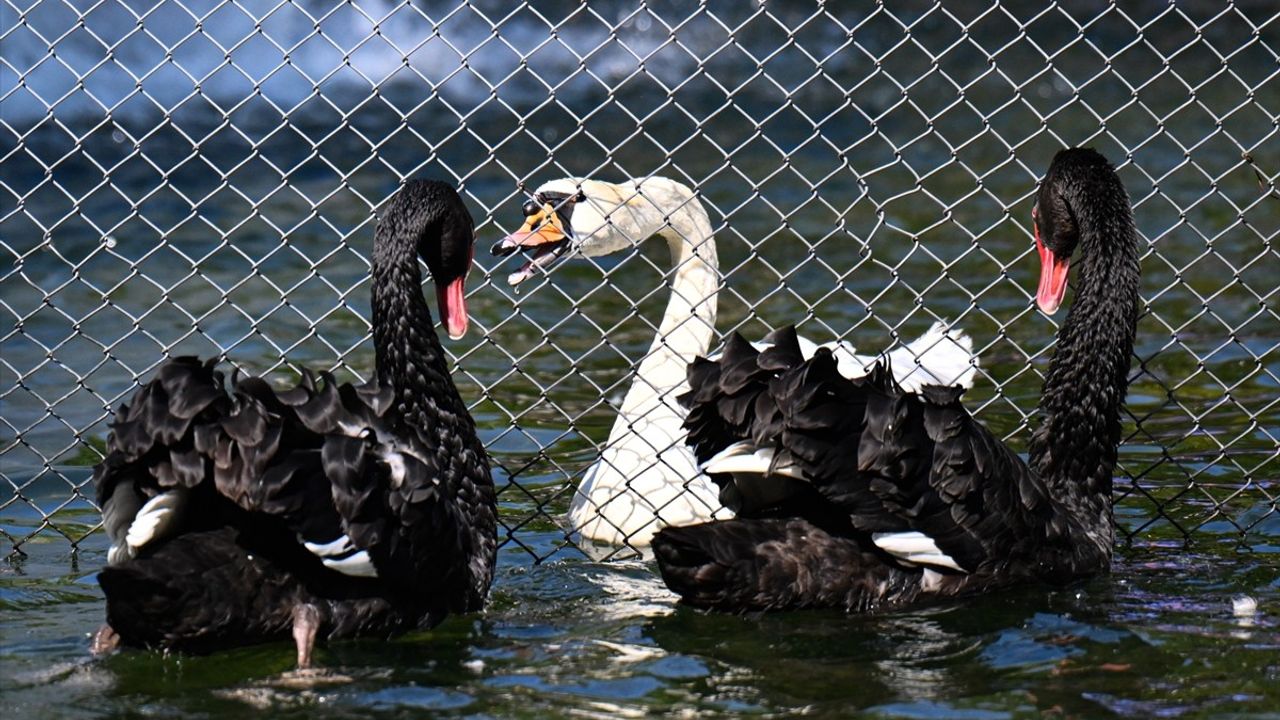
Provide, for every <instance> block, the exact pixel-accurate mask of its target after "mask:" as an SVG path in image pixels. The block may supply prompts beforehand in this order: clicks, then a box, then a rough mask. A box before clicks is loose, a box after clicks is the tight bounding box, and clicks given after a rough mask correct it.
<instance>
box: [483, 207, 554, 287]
mask: <svg viewBox="0 0 1280 720" xmlns="http://www.w3.org/2000/svg"><path fill="white" fill-rule="evenodd" d="M571 239H572V232H571V231H568V230H567V229H566V228H565V227H564V225H563V223H562V222H561V220H560V215H559V214H558V213H556V211H555V210H554V208H552V207H551V206H550V205H543V206H542V209H541V210H539V211H538V212H536V213H534V214H532V215H530V216H528V217H527V218H525V221H524V225H522V226H521V227H520V229H519V230H517V231H516V232H513V233H511V234H510V235H508V236H506V237H504V238H502V239H501V240H499V241H498V242H497V243H495V244H494V246H493V248H492V250H491V252H493V254H494V255H497V256H499V257H501V256H504V255H510V254H512V253H515V252H529V253H532V257H531V258H530V259H529V261H528V262H526V263H525V264H524V265H523V266H521V267H520V269H519V270H517V271H515V272H513V273H511V274H510V275H508V276H507V284H508V285H519V284H520V283H522V282H524V281H525V280H528V279H529V278H531V277H533V276H534V274H536V273H537V272H538V271H539V270H543V271H546V270H547V268H549V267H551V266H552V265H553V264H555V262H556V260H559V259H560V258H561V257H562V256H563V255H564V254H565V252H566V251H568V249H569V246H570V242H569V241H570V240H571Z"/></svg>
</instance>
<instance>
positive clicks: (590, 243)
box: [493, 177, 978, 547]
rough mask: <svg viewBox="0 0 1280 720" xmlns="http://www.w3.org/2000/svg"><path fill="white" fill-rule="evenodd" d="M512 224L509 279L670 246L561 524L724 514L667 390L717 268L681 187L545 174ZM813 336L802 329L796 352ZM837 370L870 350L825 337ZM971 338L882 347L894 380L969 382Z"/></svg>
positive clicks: (866, 360) (620, 525) (698, 330)
mask: <svg viewBox="0 0 1280 720" xmlns="http://www.w3.org/2000/svg"><path fill="white" fill-rule="evenodd" d="M524 215H525V222H524V226H523V227H522V228H521V230H520V231H518V232H515V233H512V234H511V235H509V236H507V237H506V238H504V239H503V240H502V241H500V242H499V243H498V244H496V245H494V247H493V251H494V253H495V254H499V255H506V254H510V253H513V252H516V251H519V250H523V251H528V252H530V253H531V254H532V257H531V259H530V260H529V261H528V262H526V263H525V264H524V265H523V266H522V267H521V268H520V269H519V270H517V271H516V272H514V273H512V274H511V275H510V276H508V278H507V282H508V283H510V284H511V285H517V284H519V283H521V282H524V281H525V280H528V279H529V278H530V277H533V276H534V275H536V274H537V273H538V272H540V271H546V270H547V269H549V268H550V267H551V266H552V265H553V264H554V263H555V262H556V261H557V260H559V259H560V258H562V257H567V256H572V255H574V254H577V255H582V256H584V257H598V256H601V255H608V254H611V253H615V252H620V251H623V250H630V249H632V248H634V247H635V246H636V245H637V244H639V243H641V242H643V241H644V240H646V239H648V238H650V237H652V236H655V235H657V236H660V237H662V238H663V239H665V240H666V241H667V245H668V247H669V248H670V250H671V267H672V270H671V273H670V275H669V284H670V287H671V298H670V300H668V302H667V307H666V311H665V312H664V313H663V316H662V322H661V323H660V324H659V326H658V333H657V336H656V337H655V338H654V340H653V344H652V345H651V346H650V347H649V351H648V352H647V353H646V354H645V357H644V359H643V360H641V361H640V364H639V365H638V366H637V367H636V373H635V380H634V381H633V382H632V385H631V389H630V390H629V391H628V392H627V394H626V397H625V398H624V399H623V401H622V407H621V408H620V409H619V411H618V417H617V420H615V421H614V424H613V429H612V430H611V431H610V433H609V440H608V442H607V443H606V444H605V447H604V449H603V450H602V451H601V453H600V459H599V460H597V461H596V463H595V464H593V465H592V466H591V467H590V468H589V469H588V470H587V472H586V475H585V476H584V477H583V480H582V482H581V483H580V484H579V485H578V488H577V490H576V492H574V495H573V501H572V503H571V504H570V507H569V518H568V519H569V523H570V526H571V527H572V528H574V529H575V530H576V531H577V532H578V533H580V534H581V535H582V536H583V537H584V538H587V539H591V540H595V541H599V542H605V543H609V544H612V545H622V544H628V545H631V546H633V547H639V546H643V545H648V543H649V540H650V539H651V538H652V537H653V534H654V533H655V532H657V531H658V530H659V529H661V528H662V527H663V526H665V525H688V524H692V523H699V522H706V521H708V520H713V519H719V518H726V517H731V515H732V514H731V513H730V512H729V511H728V510H726V509H725V508H723V507H722V506H721V504H720V500H719V491H718V488H717V487H716V485H715V484H714V483H713V482H711V480H710V479H709V478H707V477H706V476H705V475H703V474H702V472H701V470H700V469H699V468H698V463H697V462H696V460H695V459H694V456H693V452H692V451H691V450H690V449H689V448H688V447H686V446H685V444H684V437H685V433H684V430H683V429H682V427H681V426H682V425H683V423H684V419H685V414H686V413H685V410H684V409H683V408H682V407H680V405H679V404H678V403H677V402H676V397H677V396H679V395H680V394H681V393H683V392H685V391H686V390H687V389H688V386H687V384H686V383H685V368H686V366H687V365H688V364H689V363H690V362H691V361H692V360H693V359H694V358H696V357H698V356H699V355H706V354H707V350H708V348H710V346H711V340H712V338H713V337H714V336H715V320H716V293H717V292H718V291H719V289H720V281H721V279H720V272H719V268H718V264H717V258H716V244H715V239H714V237H713V235H712V230H711V222H710V220H709V219H708V217H707V212H706V210H705V209H704V208H703V206H702V203H701V202H700V201H699V200H698V199H697V197H696V196H695V195H694V193H693V191H691V190H690V189H689V188H688V187H687V186H685V185H683V184H681V183H678V182H676V181H674V180H669V179H667V178H662V177H650V178H646V179H642V180H627V181H625V182H622V183H618V184H614V183H606V182H601V181H598V180H588V179H582V178H565V179H561V180H553V181H551V182H548V183H545V184H543V185H542V186H540V187H539V188H538V189H537V190H536V191H535V192H534V194H533V198H532V199H530V200H529V201H528V202H526V203H525V204H524ZM818 347H822V346H820V345H818V344H817V343H813V342H809V341H804V340H802V350H803V352H804V353H805V355H806V357H808V356H811V355H812V354H813V352H814V351H815V350H816V349H817V348H818ZM826 347H830V348H832V349H833V351H834V352H835V353H836V357H837V359H838V361H839V366H840V372H841V373H842V374H844V375H846V376H847V377H857V376H860V375H863V374H865V372H866V371H867V369H869V368H870V366H871V364H872V363H873V362H874V361H875V360H876V359H877V358H876V357H867V356H862V355H857V354H855V353H854V352H853V347H852V346H851V345H849V344H848V343H828V344H826ZM972 349H973V344H972V341H971V340H970V339H969V338H968V336H966V335H964V334H963V333H959V332H954V331H953V332H950V333H948V332H947V331H946V330H945V328H944V326H943V325H942V324H941V323H938V324H935V325H934V326H933V327H932V328H930V330H929V332H927V333H925V335H923V336H921V337H920V338H919V339H917V340H916V341H914V342H912V343H910V344H909V345H906V346H904V347H899V348H897V349H895V350H894V351H892V352H890V353H889V358H890V361H891V363H892V366H893V369H894V375H895V377H896V378H897V379H898V382H899V383H901V384H902V385H903V387H904V389H907V390H915V389H918V388H919V387H920V386H921V385H924V384H927V383H938V384H955V385H964V386H966V387H968V386H970V385H972V383H973V376H974V371H975V369H976V367H977V364H978V363H977V360H976V358H973V353H972Z"/></svg>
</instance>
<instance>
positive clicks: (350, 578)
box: [94, 181, 497, 666]
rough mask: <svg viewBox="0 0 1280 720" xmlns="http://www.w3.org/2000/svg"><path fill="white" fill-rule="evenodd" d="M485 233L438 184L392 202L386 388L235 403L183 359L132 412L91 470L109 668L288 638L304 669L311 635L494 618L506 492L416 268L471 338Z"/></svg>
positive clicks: (387, 229) (222, 383)
mask: <svg viewBox="0 0 1280 720" xmlns="http://www.w3.org/2000/svg"><path fill="white" fill-rule="evenodd" d="M473 227H474V226H473V223H472V220H471V217H470V215H469V214H468V213H467V210H466V207H465V206H464V205H463V203H462V200H461V198H459V197H458V194H457V193H456V192H455V191H454V190H453V189H452V188H451V187H449V186H448V185H445V184H443V183H439V182H432V181H410V182H409V183H407V184H406V185H405V187H404V188H402V189H401V190H400V192H399V193H397V195H396V197H395V198H394V199H393V200H392V201H391V203H390V205H389V206H388V208H387V209H386V212H385V213H384V214H383V216H382V218H381V221H380V222H379V224H378V228H377V231H376V237H375V240H374V248H373V328H374V330H373V334H374V344H375V352H376V361H377V371H376V372H377V377H376V379H375V380H374V381H373V382H371V383H368V384H364V385H352V384H349V383H338V382H337V381H336V380H335V379H334V378H333V377H332V376H330V375H329V374H328V373H322V374H321V375H320V376H319V378H317V377H316V376H315V375H313V374H312V373H310V372H307V371H304V372H303V375H302V377H301V379H300V381H299V382H298V384H297V386H296V387H294V388H292V389H290V390H285V391H276V390H274V389H273V388H272V387H271V386H270V385H268V384H267V383H266V382H265V381H263V380H261V379H259V378H254V377H237V378H233V379H232V382H231V383H230V386H229V387H228V384H227V382H226V378H225V377H224V375H223V373H221V372H219V371H218V370H217V369H216V368H215V363H214V361H212V360H210V361H208V362H202V361H200V360H197V359H195V358H190V357H180V358H175V359H171V360H169V361H167V362H165V363H164V364H163V365H161V367H160V368H159V370H157V372H156V373H155V376H154V377H153V378H152V379H151V380H150V381H149V382H148V383H147V384H145V385H144V386H142V387H141V388H140V389H139V390H138V391H137V392H136V393H135V394H134V396H133V397H132V399H131V400H130V401H129V402H128V403H127V404H125V405H123V406H121V407H120V408H119V410H118V411H117V412H116V415H115V418H114V420H113V422H112V423H111V432H110V435H109V437H108V441H107V457H106V459H105V460H103V462H102V463H101V464H99V465H98V466H97V467H96V468H95V470H94V485H95V488H96V490H97V494H98V501H99V503H100V505H101V507H102V512H103V524H104V527H105V528H106V531H107V534H108V535H109V537H110V539H111V542H112V549H111V551H110V554H109V558H108V560H109V565H108V567H106V568H104V569H103V570H102V572H101V573H100V574H99V582H100V583H101V585H102V588H103V590H104V592H105V593H106V597H107V625H106V626H104V628H103V629H102V630H101V631H100V632H99V634H98V637H97V638H96V640H95V648H96V649H99V650H101V649H109V648H110V647H113V646H114V645H116V644H124V645H129V646H139V647H150V648H165V649H175V650H182V651H190V652H207V651H211V650H215V649H218V648H222V647H227V646H233V645H242V644H248V643H254V642H262V641H267V640H272V639H276V638H283V637H288V636H289V635H290V634H291V633H292V634H293V636H294V638H295V640H296V641H297V644H298V660H299V665H301V666H306V665H307V664H309V662H310V652H311V645H312V643H313V641H314V638H315V637H316V635H317V634H319V635H321V636H327V637H330V638H338V637H347V636H353V635H374V636H388V635H391V634H394V633H398V632H403V631H406V630H410V629H414V628H426V627H431V626H433V625H435V624H437V623H438V622H440V621H441V620H442V619H443V618H444V617H445V616H446V615H447V614H448V613H453V612H468V611H474V610H477V609H479V608H480V607H481V606H482V605H483V603H484V600H485V597H486V595H487V593H488V590H489V585H490V583H491V581H492V578H493V570H494V562H495V557H496V548H497V537H496V527H497V518H496V508H495V496H494V488H493V483H492V480H491V478H490V474H489V465H488V459H487V457H486V455H485V452H484V448H483V446H482V445H481V442H480V440H479V438H478V436H477V435H476V430H475V425H474V423H473V421H472V419H471V416H470V414H469V413H468V412H467V409H466V406H465V404H464V403H463V400H462V398H461V397H460V396H459V395H458V391H457V388H456V387H455V386H454V384H453V381H452V379H451V378H450V376H449V371H448V365H447V362H446V358H445V356H444V352H443V350H442V348H441V347H440V343H439V340H438V339H437V337H436V333H435V330H434V329H433V321H432V317H431V313H430V310H429V308H428V306H427V303H426V300H425V299H424V298H423V296H422V278H421V271H420V270H419V266H418V258H419V256H421V257H422V258H423V259H424V260H425V261H426V263H427V266H428V269H429V270H430V271H431V274H432V277H433V279H434V280H435V282H436V286H437V289H438V297H439V298H440V303H441V315H442V319H443V320H444V321H445V325H446V327H447V328H448V329H449V331H450V334H452V335H455V336H456V335H460V334H461V332H462V331H464V330H465V327H466V311H465V305H463V303H464V300H463V294H462V291H463V287H464V285H463V283H464V281H465V278H466V275H467V271H468V270H469V268H470V264H471V246H472V242H473V239H474V238H473Z"/></svg>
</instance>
